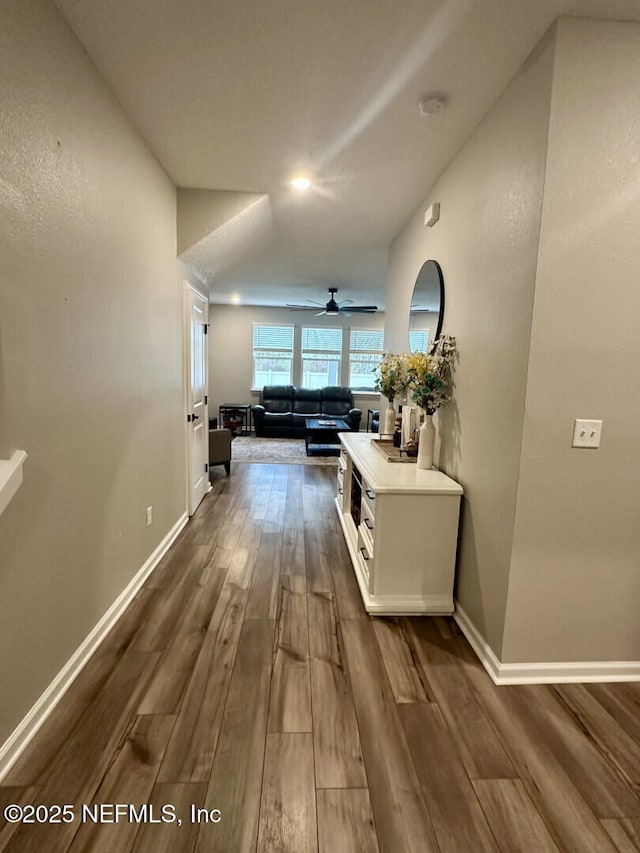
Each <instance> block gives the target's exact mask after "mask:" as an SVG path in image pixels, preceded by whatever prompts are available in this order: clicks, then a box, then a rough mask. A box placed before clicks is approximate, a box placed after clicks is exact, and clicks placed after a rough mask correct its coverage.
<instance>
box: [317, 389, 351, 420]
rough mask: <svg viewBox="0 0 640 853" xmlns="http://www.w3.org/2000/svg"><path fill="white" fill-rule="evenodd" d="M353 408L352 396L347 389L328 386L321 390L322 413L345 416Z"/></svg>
mask: <svg viewBox="0 0 640 853" xmlns="http://www.w3.org/2000/svg"><path fill="white" fill-rule="evenodd" d="M352 408H353V395H352V393H351V390H350V389H349V388H344V387H342V386H335V385H329V386H327V387H326V388H323V389H322V413H323V414H324V415H347V414H348V413H349V412H350V411H351V409H352Z"/></svg>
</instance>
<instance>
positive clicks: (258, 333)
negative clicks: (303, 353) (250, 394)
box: [253, 324, 293, 388]
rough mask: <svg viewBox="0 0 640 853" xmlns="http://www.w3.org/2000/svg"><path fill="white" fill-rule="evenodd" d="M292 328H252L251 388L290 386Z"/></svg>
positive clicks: (255, 326)
mask: <svg viewBox="0 0 640 853" xmlns="http://www.w3.org/2000/svg"><path fill="white" fill-rule="evenodd" d="M292 367H293V326H258V325H257V324H254V326H253V387H254V388H262V387H263V386H264V385H291V384H292V372H293V371H292Z"/></svg>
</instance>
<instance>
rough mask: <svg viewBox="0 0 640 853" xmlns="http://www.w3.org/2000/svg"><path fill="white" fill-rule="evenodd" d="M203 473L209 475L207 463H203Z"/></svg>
mask: <svg viewBox="0 0 640 853" xmlns="http://www.w3.org/2000/svg"><path fill="white" fill-rule="evenodd" d="M204 473H205V474H208V473H209V466H208V465H207V463H206V462H205V463H204Z"/></svg>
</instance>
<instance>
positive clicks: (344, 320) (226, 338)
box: [208, 292, 384, 464]
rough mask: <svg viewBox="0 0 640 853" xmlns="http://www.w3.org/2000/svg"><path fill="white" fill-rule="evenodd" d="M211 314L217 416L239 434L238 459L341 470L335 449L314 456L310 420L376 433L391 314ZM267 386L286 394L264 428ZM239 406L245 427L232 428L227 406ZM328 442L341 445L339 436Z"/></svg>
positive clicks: (236, 310) (236, 309) (256, 309)
mask: <svg viewBox="0 0 640 853" xmlns="http://www.w3.org/2000/svg"><path fill="white" fill-rule="evenodd" d="M319 296H320V297H321V296H322V293H321V292H320V293H319ZM210 309H211V310H210V315H209V319H210V324H211V325H210V332H209V336H208V337H209V388H210V392H211V393H210V397H209V418H210V422H211V421H212V419H213V418H216V425H217V426H218V427H224V426H227V427H231V428H232V432H233V433H234V434H235V435H234V437H233V447H232V458H233V459H234V460H235V461H265V462H278V461H285V462H289V463H295V462H302V463H304V464H335V456H336V451H335V449H334V450H331V449H330V450H329V452H328V453H327V454H326V455H325V454H324V453H323V454H320V453H318V454H317V455H312V456H310V455H309V454H308V453H307V448H306V444H307V442H305V434H306V430H305V424H304V420H305V419H306V418H307V417H309V418H311V417H319V418H324V419H325V420H330V421H332V420H335V419H336V418H337V419H338V420H341V419H342V418H343V416H346V421H345V423H346V426H341V425H338V426H339V428H341V429H344V428H347V427H348V429H349V430H352V431H358V430H367V429H371V422H372V414H373V413H374V412H378V411H379V409H380V405H381V403H380V399H381V398H380V394H379V392H378V391H376V390H375V375H374V373H373V368H374V366H375V364H376V363H377V362H378V361H379V359H380V357H381V356H382V352H383V340H384V311H377V312H376V313H375V314H371V315H369V314H366V315H362V314H353V315H351V316H349V317H345V316H342V315H339V316H336V317H322V318H316V316H315V313H316V312H314V311H313V310H312V311H310V312H309V313H308V314H306V313H305V314H302V313H301V312H297V313H296V312H293V311H290V310H289V309H287V308H284V307H274V306H253V305H252V306H249V305H218V304H216V305H211V306H210ZM265 386H266V387H267V388H272V389H273V388H274V387H275V388H279V389H282V392H277V393H278V396H279V397H280V399H279V400H278V401H277V402H276V401H273V400H271V401H270V403H271V405H268V406H267V409H268V410H269V412H268V414H267V416H266V419H263V420H260V417H259V416H258V420H257V422H256V414H255V407H256V406H259V405H260V401H261V399H264V396H263V392H264V389H265ZM327 388H331V389H332V392H331V393H332V394H333V397H332V399H330V400H329V399H328V398H327V396H326V394H325V395H324V402H323V400H322V397H323V394H322V389H327ZM293 389H295V392H294V390H293ZM302 389H304V390H302ZM294 393H296V394H297V398H298V399H297V401H296V403H295V404H294V400H293V396H292V395H293V394H294ZM301 393H302V397H304V398H305V399H301ZM282 395H284V399H282ZM287 397H288V398H289V399H288V401H287V400H286V398H287ZM382 402H383V403H384V400H383V401H382ZM238 403H240V404H242V408H241V409H240V410H239V411H238V410H237V409H236V408H234V409H231V414H232V415H234V414H235V415H238V414H239V415H240V417H241V421H234V418H233V417H232V419H231V421H229V420H226V423H225V418H226V412H227V411H228V410H227V409H226V407H227V406H228V405H229V404H238ZM294 411H295V420H296V424H295V426H294V423H293V420H294ZM288 412H290V413H291V416H290V417H287V413H288ZM325 416H326V417H325ZM210 425H211V424H210ZM374 426H375V422H374ZM234 427H235V428H234ZM323 443H325V442H323ZM326 443H327V444H334V445H335V444H336V442H335V438H332V439H331V441H330V442H326Z"/></svg>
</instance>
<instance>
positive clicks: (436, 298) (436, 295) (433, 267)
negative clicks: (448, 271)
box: [409, 261, 444, 352]
mask: <svg viewBox="0 0 640 853" xmlns="http://www.w3.org/2000/svg"><path fill="white" fill-rule="evenodd" d="M443 318H444V278H443V276H442V269H441V267H440V264H439V263H438V262H437V261H425V262H424V264H423V265H422V267H421V269H420V272H419V273H418V277H417V278H416V283H415V285H414V288H413V296H412V298H411V308H410V317H409V351H410V352H428V351H429V350H430V349H431V347H432V346H433V344H434V343H435V341H436V340H437V338H438V336H439V334H440V331H441V329H442V320H443Z"/></svg>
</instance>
